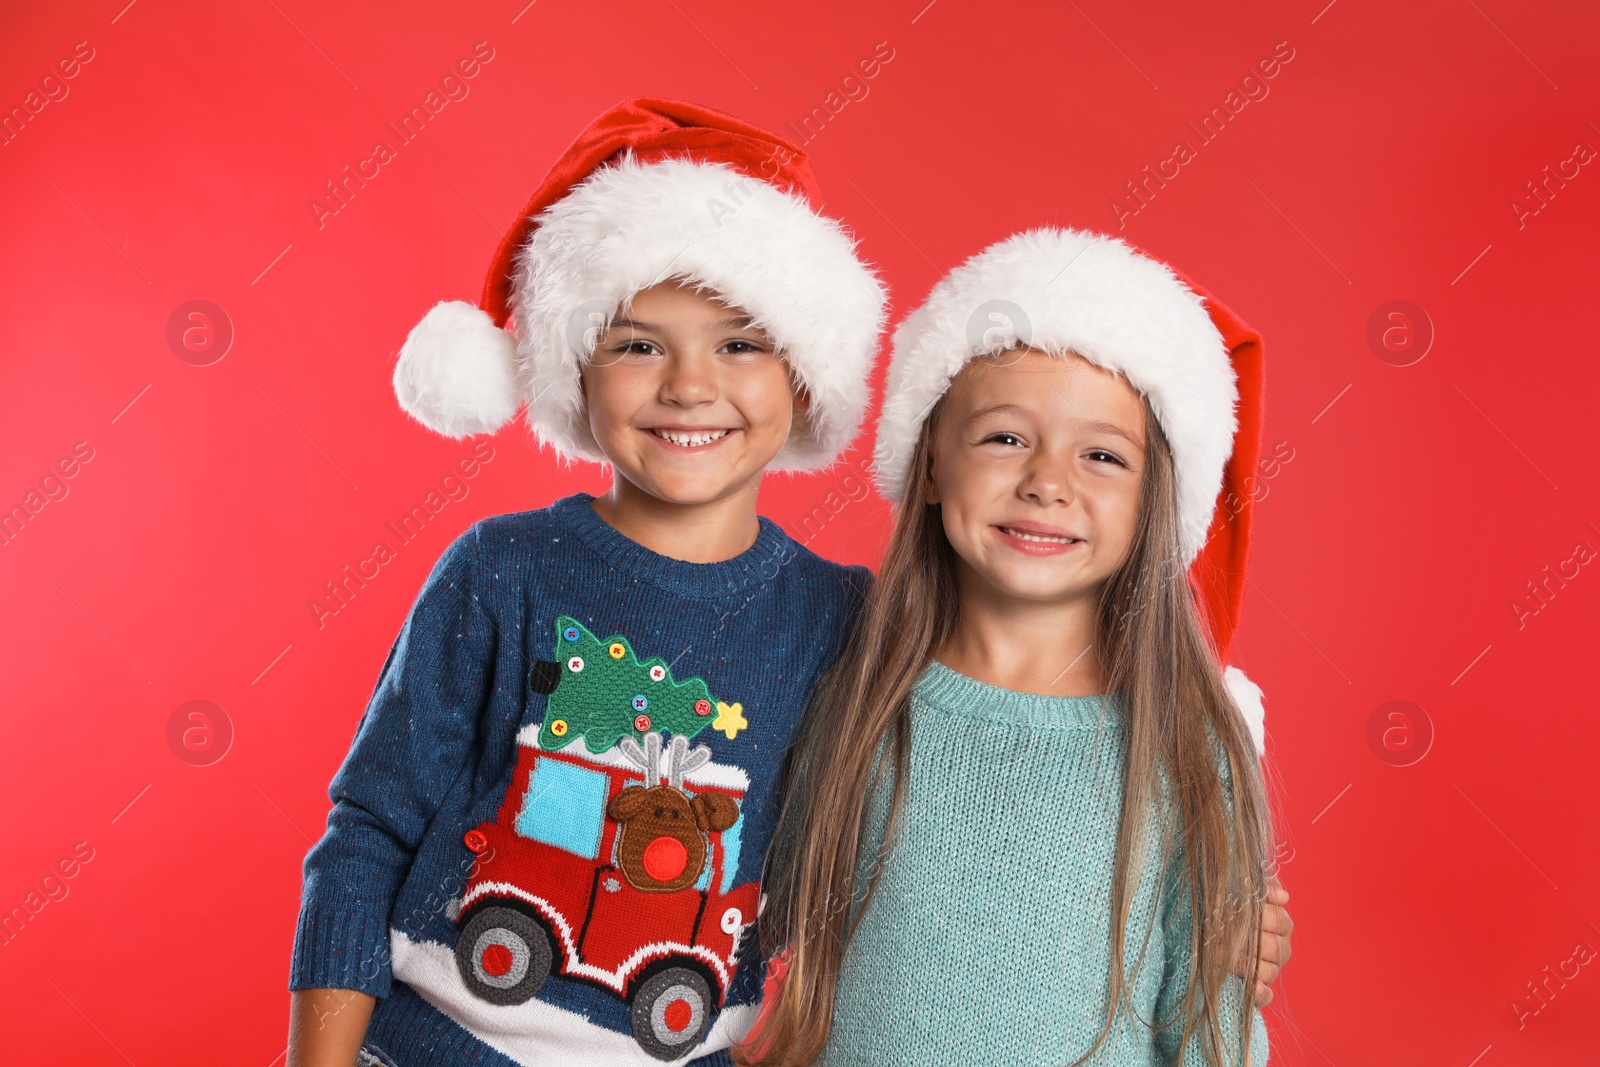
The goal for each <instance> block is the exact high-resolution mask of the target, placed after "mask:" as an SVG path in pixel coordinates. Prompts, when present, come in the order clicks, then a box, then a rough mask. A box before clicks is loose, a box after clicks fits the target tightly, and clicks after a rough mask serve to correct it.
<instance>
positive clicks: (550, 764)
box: [517, 759, 606, 860]
mask: <svg viewBox="0 0 1600 1067" xmlns="http://www.w3.org/2000/svg"><path fill="white" fill-rule="evenodd" d="M605 815H606V775H605V772H604V771H591V770H589V769H587V768H585V767H579V766H577V765H575V764H572V763H564V762H562V761H561V760H554V759H541V760H540V761H539V762H538V763H536V764H535V765H534V768H533V773H532V774H531V775H529V776H528V792H527V794H526V795H525V796H523V798H522V810H521V811H520V812H518V813H517V833H519V834H521V835H522V836H523V837H527V838H532V839H533V840H535V841H543V842H544V843H545V844H547V845H554V846H556V847H557V848H564V849H566V850H567V851H568V852H574V853H576V854H578V855H579V856H582V857H583V858H584V859H589V860H592V859H594V858H595V857H596V856H597V855H599V853H600V832H601V830H602V829H603V828H604V827H605Z"/></svg>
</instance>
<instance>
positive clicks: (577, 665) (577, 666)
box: [567, 656, 583, 674]
mask: <svg viewBox="0 0 1600 1067" xmlns="http://www.w3.org/2000/svg"><path fill="white" fill-rule="evenodd" d="M567 670H569V671H571V672H572V673H573V674H577V673H578V672H579V671H581V670H583V657H582V656H573V657H572V658H571V659H569V660H567Z"/></svg>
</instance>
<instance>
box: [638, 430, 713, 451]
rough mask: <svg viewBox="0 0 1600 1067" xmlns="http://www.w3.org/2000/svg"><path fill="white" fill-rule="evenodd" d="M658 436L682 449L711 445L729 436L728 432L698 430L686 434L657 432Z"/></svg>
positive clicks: (674, 431) (676, 431)
mask: <svg viewBox="0 0 1600 1067" xmlns="http://www.w3.org/2000/svg"><path fill="white" fill-rule="evenodd" d="M655 433H656V436H657V437H659V438H661V439H662V440H663V441H666V442H668V443H669V444H674V445H678V446H680V447H682V448H698V447H699V446H701V445H709V444H710V443H711V442H712V441H719V440H721V439H722V438H724V437H726V436H727V435H728V431H727V430H697V431H695V432H693V433H684V432H682V431H680V430H657V431H656V432H655Z"/></svg>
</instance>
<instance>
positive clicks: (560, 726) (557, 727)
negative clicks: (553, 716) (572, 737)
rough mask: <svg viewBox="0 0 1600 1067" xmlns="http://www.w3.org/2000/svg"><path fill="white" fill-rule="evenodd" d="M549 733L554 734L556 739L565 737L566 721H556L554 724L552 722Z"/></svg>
mask: <svg viewBox="0 0 1600 1067" xmlns="http://www.w3.org/2000/svg"><path fill="white" fill-rule="evenodd" d="M550 732H551V733H553V734H555V735H556V736H557V737H566V736H567V720H566V719H557V720H556V721H555V722H552V723H551V724H550Z"/></svg>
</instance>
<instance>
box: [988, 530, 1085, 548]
mask: <svg viewBox="0 0 1600 1067" xmlns="http://www.w3.org/2000/svg"><path fill="white" fill-rule="evenodd" d="M1005 531H1006V533H1008V534H1010V535H1011V536H1012V537H1017V538H1021V539H1022V540H1024V541H1042V542H1044V543H1045V544H1050V545H1070V544H1072V543H1073V542H1074V541H1076V540H1077V538H1075V537H1046V536H1045V535H1044V534H1031V533H1023V532H1022V531H1021V530H1013V529H1011V527H1009V526H1007V527H1005Z"/></svg>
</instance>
